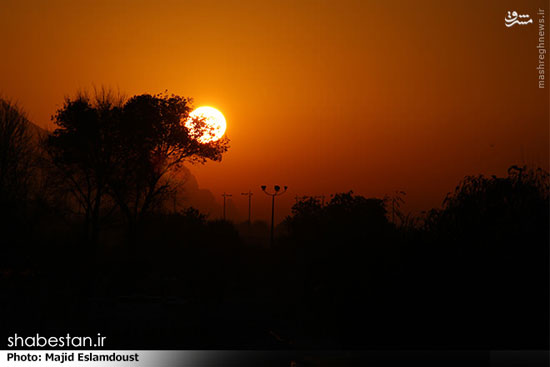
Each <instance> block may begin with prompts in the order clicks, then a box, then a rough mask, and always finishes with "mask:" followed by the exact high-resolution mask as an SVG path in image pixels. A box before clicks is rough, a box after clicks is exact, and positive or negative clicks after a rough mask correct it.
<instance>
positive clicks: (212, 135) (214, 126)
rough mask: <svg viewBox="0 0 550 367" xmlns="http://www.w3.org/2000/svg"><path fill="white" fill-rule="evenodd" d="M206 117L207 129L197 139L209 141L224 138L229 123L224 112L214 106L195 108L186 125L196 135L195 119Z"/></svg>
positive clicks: (201, 141) (203, 141)
mask: <svg viewBox="0 0 550 367" xmlns="http://www.w3.org/2000/svg"><path fill="white" fill-rule="evenodd" d="M197 118H199V119H204V123H205V124H206V129H205V131H204V132H203V133H202V135H200V136H198V137H197V138H196V139H197V140H198V141H199V142H200V143H203V144H204V143H209V142H212V141H216V140H219V139H221V138H222V136H223V135H224V134H225V129H226V128H227V124H226V122H225V117H224V116H223V114H222V113H221V112H220V111H218V110H217V109H215V108H214V107H209V106H202V107H199V108H197V109H196V110H194V111H193V112H191V113H190V114H189V117H188V118H187V120H186V121H185V127H186V128H188V129H189V131H190V132H191V135H196V134H197V133H198V132H197V131H196V130H197V127H196V126H195V125H194V124H193V120H194V119H197Z"/></svg>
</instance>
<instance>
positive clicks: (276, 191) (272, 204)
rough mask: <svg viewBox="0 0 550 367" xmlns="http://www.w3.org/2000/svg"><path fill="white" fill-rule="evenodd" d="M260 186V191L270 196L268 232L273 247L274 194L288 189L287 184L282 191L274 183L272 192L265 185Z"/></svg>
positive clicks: (277, 194)
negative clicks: (269, 231) (269, 232)
mask: <svg viewBox="0 0 550 367" xmlns="http://www.w3.org/2000/svg"><path fill="white" fill-rule="evenodd" d="M261 188H262V191H263V192H265V193H266V195H269V196H271V234H270V240H269V243H270V246H271V247H273V221H274V217H275V196H279V195H282V194H284V193H285V192H286V190H287V189H288V186H284V188H283V191H281V186H279V185H275V186H273V189H274V190H275V192H273V193H270V192H268V191H267V186H266V185H262V186H261Z"/></svg>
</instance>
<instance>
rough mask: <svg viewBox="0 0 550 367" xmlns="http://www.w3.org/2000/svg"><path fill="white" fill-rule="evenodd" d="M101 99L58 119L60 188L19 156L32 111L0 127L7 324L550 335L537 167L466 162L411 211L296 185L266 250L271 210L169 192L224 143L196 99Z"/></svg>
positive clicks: (467, 342) (227, 332)
mask: <svg viewBox="0 0 550 367" xmlns="http://www.w3.org/2000/svg"><path fill="white" fill-rule="evenodd" d="M103 96H104V98H96V99H95V100H91V99H89V98H87V97H85V96H80V97H79V98H77V99H75V100H67V101H66V104H65V105H64V107H63V108H62V109H60V110H59V111H58V113H57V114H56V116H55V117H54V120H55V121H56V123H57V124H58V129H57V130H56V131H55V132H54V133H53V134H52V135H51V136H50V137H49V139H48V141H47V147H48V152H49V155H48V156H47V157H41V159H42V160H40V159H38V161H40V162H42V164H41V165H39V166H40V167H39V172H40V173H39V174H38V175H36V176H38V177H40V180H38V181H41V182H43V183H46V184H47V185H46V186H48V185H49V186H52V185H51V184H50V183H51V182H59V183H60V184H61V186H60V188H61V189H60V190H52V191H51V192H50V191H48V190H43V188H44V185H43V184H41V183H40V182H38V183H32V182H33V180H32V179H31V178H32V175H31V173H30V172H34V171H32V170H30V169H29V170H27V169H26V167H28V168H30V167H31V166H32V165H31V164H30V163H29V162H27V161H25V159H26V158H28V157H29V156H30V155H29V156H28V155H26V154H21V152H28V151H31V150H33V148H32V144H33V143H32V142H30V140H28V139H27V138H26V136H27V135H26V133H25V130H24V126H25V124H22V123H23V122H24V121H26V120H25V119H24V116H23V115H22V114H21V113H20V111H19V112H18V111H17V110H10V109H6V111H7V112H8V113H5V114H4V115H2V116H1V117H2V118H3V120H2V121H0V122H1V123H2V124H3V125H5V126H11V125H9V124H8V125H6V121H8V122H10V121H11V122H13V121H16V125H14V126H19V127H17V129H21V130H17V129H15V130H13V129H12V130H9V129H6V128H5V127H4V126H2V125H0V128H2V129H4V130H2V131H0V134H2V135H1V136H0V137H2V141H0V144H1V145H2V146H0V153H1V157H0V158H1V159H2V161H1V162H0V169H1V170H2V171H1V172H0V173H1V175H2V178H1V181H0V198H2V218H3V222H2V225H3V226H4V227H5V230H4V231H3V236H2V246H1V248H0V250H1V255H2V256H1V257H0V312H1V314H2V315H4V316H3V317H2V318H0V330H1V331H2V332H5V333H10V332H12V331H14V330H17V332H18V333H22V334H24V333H36V330H37V329H38V330H40V332H41V334H44V335H46V334H49V335H64V334H66V333H67V332H71V333H74V334H75V335H76V334H80V335H86V334H89V335H94V334H95V333H97V332H101V333H102V334H103V335H107V336H108V345H107V346H108V347H111V348H112V347H117V348H128V349H140V348H142V349H145V348H147V349H151V348H163V349H170V348H172V349H207V348H213V349H221V348H229V349H231V348H253V349H302V350H304V349H316V348H322V349H367V348H370V349H372V348H374V349H384V348H390V349H391V348H394V349H410V348H421V349H426V348H428V349H453V348H457V349H505V348H512V349H544V348H546V347H547V345H548V321H549V320H548V307H549V305H548V296H549V293H548V288H549V285H548V275H549V274H548V255H549V252H548V250H549V191H550V190H549V181H548V174H547V173H546V172H544V171H543V170H540V169H539V170H531V169H527V168H526V167H515V166H514V167H511V168H510V171H509V173H508V175H507V176H506V177H484V176H476V177H473V176H472V177H466V178H465V179H464V180H463V181H462V182H461V183H460V184H459V185H458V186H457V188H456V190H455V191H454V192H452V193H450V194H449V195H448V196H447V198H446V199H445V201H444V204H443V207H442V208H440V209H434V210H432V211H431V212H429V213H428V214H427V215H426V217H425V218H423V220H422V221H418V223H420V224H419V225H418V226H413V225H412V223H414V221H412V220H409V219H407V218H406V216H404V215H402V213H401V212H400V208H399V205H398V203H400V202H402V198H399V199H394V200H393V201H388V200H383V199H377V198H365V197H362V196H360V195H355V194H353V193H352V192H347V193H338V194H335V195H334V196H332V198H331V200H330V201H328V202H327V203H326V204H325V203H323V202H320V201H319V200H317V198H315V197H310V198H303V199H302V200H300V201H299V202H297V203H296V205H295V206H294V207H293V209H292V214H291V215H290V216H289V217H288V218H287V219H286V220H285V221H284V223H283V224H282V225H280V227H279V230H278V233H279V236H278V238H277V239H276V241H275V246H274V247H273V248H269V247H268V246H267V243H269V241H268V236H269V231H268V227H267V226H266V225H265V223H262V222H258V223H252V224H249V223H243V224H240V225H238V226H234V225H233V224H232V223H230V222H227V221H213V220H209V219H208V218H207V217H206V216H204V215H203V214H201V213H200V212H198V211H197V210H194V209H191V208H190V209H187V210H184V211H181V212H178V213H171V214H167V213H166V212H164V211H163V210H162V205H158V203H159V202H160V203H162V200H163V198H164V197H165V194H166V193H167V192H169V190H170V184H171V181H170V180H169V175H170V172H171V171H173V170H176V169H177V168H178V167H180V166H181V164H183V163H184V162H188V161H198V162H204V161H205V160H206V159H212V160H219V159H221V155H222V154H223V153H224V152H225V151H226V149H227V141H225V140H223V141H221V142H219V143H217V144H200V143H198V142H197V141H196V140H194V139H192V137H191V135H192V133H191V132H190V131H189V130H188V129H186V128H185V127H184V126H183V125H182V124H181V123H180V122H181V119H182V118H185V117H186V116H187V114H188V112H189V105H188V103H189V101H188V100H187V99H183V98H181V97H177V96H165V95H162V96H151V95H142V96H136V97H134V98H131V99H130V100H128V101H126V102H124V101H122V100H117V99H116V98H113V97H112V96H108V95H103ZM117 101H118V102H117ZM2 106H3V108H5V105H2ZM6 111H4V112H6ZM13 111H15V112H17V113H13ZM5 116H11V117H10V119H11V120H10V119H6V117H5ZM195 123H196V124H197V126H199V127H200V126H201V124H203V123H204V122H203V121H196V122H195ZM17 124H22V125H17ZM10 131H11V133H10ZM9 134H12V136H16V137H19V138H18V139H19V140H18V139H14V140H10V139H4V138H3V137H4V136H8V135H9ZM6 142H9V143H10V144H12V143H11V142H18V143H17V144H15V145H10V144H6ZM45 158H50V160H49V161H48V160H46V159H45ZM5 162H12V163H10V164H11V165H7V164H5ZM18 165H19V166H18ZM6 167H8V168H6ZM9 167H20V168H17V169H12V168H9ZM52 177H53V178H52ZM51 180H53V181H51ZM14 182H17V185H15V184H14ZM27 183H28V184H27ZM53 186H56V185H53ZM19 190H21V191H19ZM63 190H64V191H65V195H62V194H60V192H63ZM39 193H40V194H39ZM10 198H11V200H12V201H11V202H12V203H13V205H16V206H18V208H22V207H24V208H25V210H21V209H15V207H14V206H10V204H8V203H9V200H10ZM67 208H69V209H73V211H72V212H71V211H70V210H68V209H67ZM74 209H76V210H74ZM17 213H22V214H17ZM12 214H13V215H12ZM10 215H11V216H10ZM388 217H389V218H392V219H393V220H391V221H390V220H388ZM397 221H399V225H397V224H396V222H397ZM6 223H8V224H9V226H10V230H8V228H7V224H6ZM100 224H101V225H100ZM129 224H130V225H131V226H132V227H131V231H132V233H133V236H131V237H128V225H129ZM83 227H85V228H86V237H87V238H88V240H90V239H92V240H93V241H95V243H96V246H94V251H93V252H91V251H90V249H89V248H88V247H86V246H82V242H83V239H82V238H83V237H82V232H83V230H82V228H83ZM94 233H95V234H94ZM128 241H130V243H129V242H128ZM128 244H130V245H131V246H130V247H129V246H127V245H128ZM2 336H4V335H2Z"/></svg>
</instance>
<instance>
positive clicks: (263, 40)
mask: <svg viewBox="0 0 550 367" xmlns="http://www.w3.org/2000/svg"><path fill="white" fill-rule="evenodd" d="M538 8H543V9H545V13H546V24H545V25H546V27H548V26H549V20H550V9H549V8H548V3H547V1H521V2H519V1H516V2H509V1H500V0H494V1H460V2H458V1H455V2H442V1H414V2H413V1H404V0H403V1H366V0H357V1H323V0H317V1H305V0H292V1H281V0H276V1H253V0H246V1H245V0H241V1H185V0H178V1H74V0H73V1H21V0H16V1H12V0H8V1H6V0H2V1H0V41H1V45H2V52H1V57H0V94H1V95H3V96H4V97H8V98H11V99H13V100H16V101H18V102H19V103H20V105H21V106H22V107H24V108H25V109H26V110H27V112H28V114H29V116H30V118H31V120H33V121H34V122H35V123H36V124H38V125H40V126H43V127H49V128H51V127H52V126H51V123H50V122H49V117H50V116H51V115H52V114H53V113H54V112H55V110H56V108H58V107H60V106H61V105H62V103H63V97H64V96H66V95H73V94H74V93H75V91H76V90H78V89H90V88H91V87H92V86H93V85H96V86H101V85H105V86H110V87H114V88H119V89H120V90H121V91H123V92H125V93H126V94H127V95H134V94H138V93H157V92H162V91H164V90H166V89H167V90H168V91H169V92H170V93H176V94H180V95H184V96H190V97H193V98H195V105H196V106H197V107H198V106H200V105H211V106H214V107H216V108H218V109H219V110H221V111H222V112H223V113H224V115H225V117H226V119H227V123H228V130H227V135H228V137H229V138H230V139H231V149H230V151H229V152H228V153H227V155H226V156H225V157H224V159H223V161H222V162H221V163H208V164H207V165H205V166H202V167H191V170H192V172H193V173H194V174H195V176H196V177H197V179H198V182H199V185H200V186H201V187H203V188H208V189H210V190H211V191H212V192H213V193H214V194H215V195H216V197H217V198H218V199H219V200H220V202H221V193H222V192H223V191H227V192H230V193H232V194H234V196H233V199H234V201H235V204H236V205H237V207H238V208H239V210H241V211H242V214H243V215H244V214H245V213H244V212H245V211H246V199H245V197H241V196H240V195H239V194H240V193H241V192H244V191H247V190H248V189H249V188H250V189H252V190H253V191H255V196H254V211H255V212H254V214H255V218H257V219H268V217H269V216H268V204H269V198H268V197H267V196H265V195H263V194H262V193H261V191H260V190H259V186H260V185H261V184H268V185H272V184H277V183H278V184H281V185H288V186H289V192H288V193H287V194H285V195H284V196H282V197H281V198H280V201H279V205H278V214H279V218H281V217H282V216H283V215H286V214H288V210H289V207H290V205H291V204H292V203H293V201H294V196H295V195H305V194H310V195H320V194H329V193H334V192H341V191H347V190H350V189H353V190H354V191H355V192H357V193H360V194H363V195H366V196H383V195H384V194H390V193H391V192H393V191H395V190H404V191H406V192H407V197H406V199H407V207H406V208H407V209H408V210H411V211H414V212H416V211H419V210H424V209H429V208H431V207H434V206H439V205H440V204H441V201H442V199H443V197H444V195H445V193H447V192H448V191H450V190H452V189H453V188H454V187H455V185H456V184H457V183H458V181H459V180H460V179H461V178H462V177H464V176H465V175H467V174H478V173H485V174H498V175H503V174H505V172H506V168H507V167H508V166H510V165H511V164H517V163H521V162H526V163H531V164H537V165H539V166H543V167H548V164H549V158H548V153H549V151H548V146H549V127H548V126H549V117H548V98H549V97H548V88H550V85H548V83H547V86H546V89H539V88H538V86H537V76H538V73H537V70H536V67H537V66H538V53H537V49H536V45H537V42H538V35H537V30H536V26H538V17H539V16H538V15H537V11H538ZM508 10H517V11H518V12H520V13H527V14H530V15H531V17H532V18H533V19H534V21H535V24H530V25H527V26H514V27H512V28H506V27H505V26H504V17H505V16H506V12H507V11H508ZM546 39H548V36H546ZM546 48H548V41H546ZM545 61H546V76H547V77H548V76H549V74H548V63H549V62H550V59H549V57H548V56H547V58H546V60H545ZM547 81H548V80H547Z"/></svg>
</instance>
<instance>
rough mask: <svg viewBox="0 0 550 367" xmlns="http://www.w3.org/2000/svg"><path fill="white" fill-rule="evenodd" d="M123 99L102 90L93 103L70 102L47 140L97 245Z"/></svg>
mask: <svg viewBox="0 0 550 367" xmlns="http://www.w3.org/2000/svg"><path fill="white" fill-rule="evenodd" d="M122 102H123V98H122V97H117V96H115V95H114V94H113V93H112V92H110V91H107V90H105V89H102V90H101V91H100V92H97V91H96V94H95V97H94V99H91V98H90V97H88V96H87V95H86V94H84V93H81V94H79V95H77V97H76V98H75V99H73V100H71V99H70V98H67V99H66V100H65V104H64V106H63V108H61V109H59V110H58V111H57V113H56V114H55V115H54V116H53V117H52V120H53V121H54V123H55V124H56V125H57V126H58V128H57V129H56V130H55V131H54V132H53V134H51V135H50V136H49V137H48V138H47V139H46V150H47V152H48V153H49V156H50V159H51V162H52V163H53V165H54V166H55V167H56V168H57V172H58V174H59V175H60V176H61V177H62V178H63V179H64V182H65V184H66V185H67V187H68V188H69V190H70V192H71V194H72V196H73V198H74V199H75V200H76V202H77V203H78V206H79V207H80V208H82V209H83V211H84V218H85V219H84V223H85V231H86V236H87V239H88V240H89V241H90V242H91V243H92V244H97V241H98V236H99V227H100V214H101V209H102V204H103V198H104V196H105V195H106V194H107V185H108V183H109V178H110V177H111V176H112V175H113V174H114V172H115V171H116V168H117V167H116V164H117V162H118V161H117V160H116V158H115V157H114V155H113V153H114V152H113V146H114V141H115V138H116V133H115V131H116V128H117V126H118V124H119V121H120V116H121V112H122V108H121V106H122Z"/></svg>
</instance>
